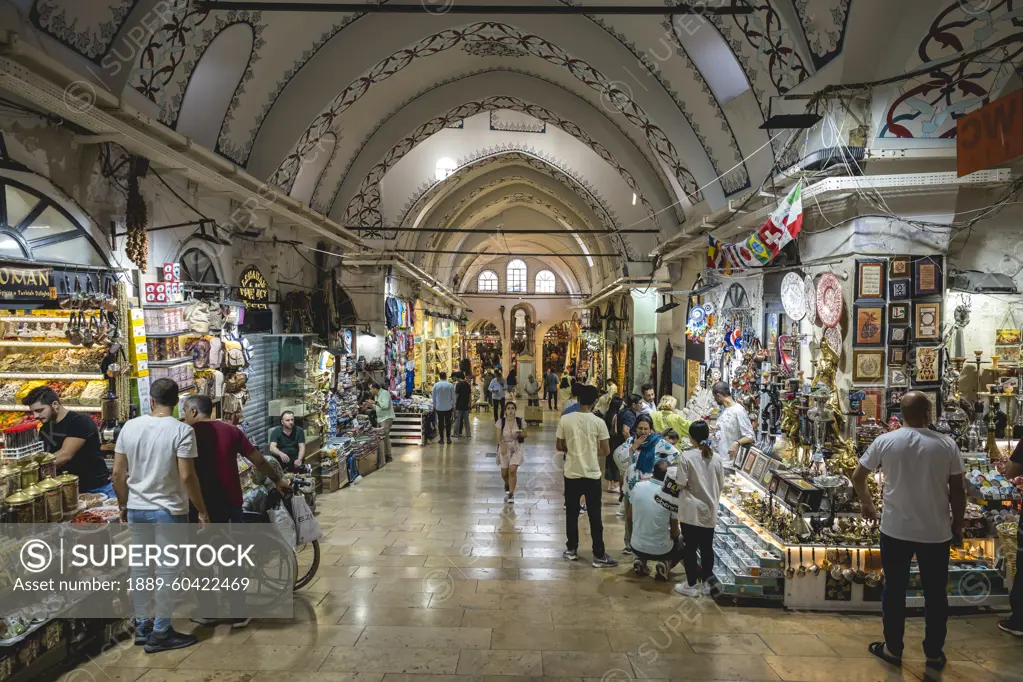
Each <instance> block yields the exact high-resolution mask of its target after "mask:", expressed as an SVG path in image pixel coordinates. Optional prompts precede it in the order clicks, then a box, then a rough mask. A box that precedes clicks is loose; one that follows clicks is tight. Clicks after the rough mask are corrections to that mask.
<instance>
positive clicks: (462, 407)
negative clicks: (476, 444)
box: [455, 373, 472, 438]
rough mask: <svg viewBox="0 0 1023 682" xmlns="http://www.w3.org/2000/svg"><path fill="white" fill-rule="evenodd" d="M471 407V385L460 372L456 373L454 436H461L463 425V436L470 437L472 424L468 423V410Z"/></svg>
mask: <svg viewBox="0 0 1023 682" xmlns="http://www.w3.org/2000/svg"><path fill="white" fill-rule="evenodd" d="M471 409H472V386H470V385H469V382H468V380H467V379H466V378H465V375H464V374H462V373H459V374H458V383H457V384H455V438H461V437H462V426H465V437H466V438H472V426H470V425H469V419H470V418H469V410H471Z"/></svg>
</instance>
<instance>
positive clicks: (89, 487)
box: [21, 386, 114, 498]
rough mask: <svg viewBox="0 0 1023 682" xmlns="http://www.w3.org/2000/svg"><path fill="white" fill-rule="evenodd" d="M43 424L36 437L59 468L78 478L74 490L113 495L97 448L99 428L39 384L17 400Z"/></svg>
mask: <svg viewBox="0 0 1023 682" xmlns="http://www.w3.org/2000/svg"><path fill="white" fill-rule="evenodd" d="M21 402H22V404H23V405H25V406H27V407H28V409H30V410H32V413H33V414H35V416H36V419H38V420H39V421H41V422H42V423H43V427H42V428H41V429H40V430H39V437H40V438H41V439H42V441H43V446H44V447H45V448H46V451H47V452H52V453H53V454H54V455H56V457H57V469H58V470H59V471H63V472H67V473H69V474H74V475H75V476H77V477H78V489H79V490H81V491H82V492H86V493H96V494H102V495H106V496H107V497H108V498H110V497H114V486H113V484H111V483H110V470H109V469H107V462H106V460H105V459H103V453H102V452H100V447H99V429H98V428H97V427H96V422H94V421H93V420H92V419H91V418H90V417H89V416H88V415H85V414H81V413H79V412H72V411H71V410H69V409H67V408H66V407H64V406H63V405H62V404H61V402H60V397H59V396H58V395H57V392H56V391H54V390H53V389H52V388H50V387H49V386H39V387H38V388H34V389H32V392H31V393H29V394H28V395H27V396H25V398H24V400H22V401H21Z"/></svg>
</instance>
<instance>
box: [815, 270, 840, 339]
mask: <svg viewBox="0 0 1023 682" xmlns="http://www.w3.org/2000/svg"><path fill="white" fill-rule="evenodd" d="M817 317H819V318H820V321H821V324H822V325H824V326H825V327H834V326H835V325H836V324H838V323H839V321H840V320H841V319H842V282H841V280H839V279H838V276H837V275H835V274H834V273H831V272H825V273H824V274H823V275H821V281H820V282H819V283H818V284H817Z"/></svg>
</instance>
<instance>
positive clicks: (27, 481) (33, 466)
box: [21, 462, 39, 489]
mask: <svg viewBox="0 0 1023 682" xmlns="http://www.w3.org/2000/svg"><path fill="white" fill-rule="evenodd" d="M38 482H39V464H38V462H28V463H27V464H24V465H23V466H22V467H21V487H22V488H23V489H24V488H27V487H29V486H30V485H35V484H36V483H38Z"/></svg>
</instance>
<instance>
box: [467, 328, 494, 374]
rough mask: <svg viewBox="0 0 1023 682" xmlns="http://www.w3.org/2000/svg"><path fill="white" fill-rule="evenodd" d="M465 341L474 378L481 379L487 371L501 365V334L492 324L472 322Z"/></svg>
mask: <svg viewBox="0 0 1023 682" xmlns="http://www.w3.org/2000/svg"><path fill="white" fill-rule="evenodd" d="M466 341H467V345H468V347H469V348H468V350H469V361H470V362H471V363H472V374H473V376H474V377H482V376H483V373H484V372H485V371H486V370H487V369H489V368H492V367H496V366H497V365H500V364H501V358H502V357H503V355H502V352H503V351H502V346H501V332H500V331H498V329H497V327H495V326H494V324H493V323H492V322H489V321H487V320H477V321H476V322H473V323H472V324H471V325H469V328H468V331H467V332H466Z"/></svg>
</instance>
